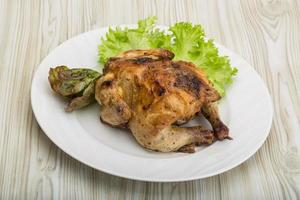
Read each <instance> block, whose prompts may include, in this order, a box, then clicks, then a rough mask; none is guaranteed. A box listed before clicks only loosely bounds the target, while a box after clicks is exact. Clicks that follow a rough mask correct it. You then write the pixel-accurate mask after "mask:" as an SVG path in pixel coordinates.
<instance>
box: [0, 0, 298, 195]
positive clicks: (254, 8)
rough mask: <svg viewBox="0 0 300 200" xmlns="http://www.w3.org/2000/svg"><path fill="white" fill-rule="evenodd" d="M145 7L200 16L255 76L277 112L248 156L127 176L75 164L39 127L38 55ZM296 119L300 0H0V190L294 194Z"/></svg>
mask: <svg viewBox="0 0 300 200" xmlns="http://www.w3.org/2000/svg"><path fill="white" fill-rule="evenodd" d="M148 15H157V16H158V21H159V23H160V24H170V23H173V22H175V21H180V20H183V21H192V22H197V23H201V24H202V25H203V26H204V28H205V30H206V32H207V35H208V36H209V37H211V38H214V39H215V40H216V41H218V42H220V43H221V44H223V45H225V46H226V47H228V48H229V49H231V50H234V51H235V52H237V53H239V54H240V55H241V56H242V57H244V58H245V59H246V60H247V61H249V62H250V63H251V64H252V66H253V67H254V68H255V69H256V71H257V72H258V73H259V74H260V75H261V76H262V78H263V79H264V81H265V83H266V84H267V86H268V88H269V91H270V93H271V95H272V98H273V102H274V110H275V116H274V121H273V126H272V129H271V133H270V135H269V137H268V139H267V141H266V142H265V144H264V145H263V147H262V148H261V149H260V150H259V151H258V152H257V153H256V154H255V155H254V156H253V157H251V158H250V159H249V160H248V161H246V162H245V163H243V164H241V165H240V166H238V167H236V168H234V169H232V170H230V171H228V172H226V173H223V174H220V175H218V176H214V177H211V178H207V179H203V180H198V181H189V182H182V183H146V182H139V181H132V180H127V179H123V178H118V177H114V176H111V175H108V174H105V173H102V172H99V171H96V170H94V169H92V168H90V167H87V166H85V165H84V164H81V163H80V162H78V161H76V160H74V159H72V158H71V157H70V156H68V155H66V154H65V153H64V152H62V151H61V150H60V149H59V148H57V147H56V146H55V144H53V143H52V142H51V141H50V140H49V139H48V138H47V137H46V136H45V134H44V133H43V132H42V131H41V129H40V128H39V126H38V124H37V122H36V120H35V118H34V116H33V113H32V110H31V106H30V86H31V80H32V78H33V75H34V71H35V70H36V68H37V66H38V65H39V63H40V61H41V60H42V59H43V58H44V57H45V56H46V55H47V54H48V53H49V52H50V51H51V50H52V49H53V48H55V47H56V46H57V45H59V44H60V43H62V42H64V41H65V40H67V39H68V38H70V37H72V36H75V35H77V34H79V33H82V32H85V31H88V30H92V29H96V28H99V27H101V26H107V25H110V24H122V23H135V22H136V21H137V19H138V18H143V17H145V16H148ZM257 98H258V99H259V97H257ZM249 106H251V105H249ZM257 114H258V115H259V113H257ZM249 123H255V121H253V122H249ZM299 124H300V1H297V0H281V1H271V0H228V1H224V0H199V1H196V0H159V1H158V0H156V1H152V0H98V1H97V0H81V1H79V0H69V1H63V0H62V1H59V0H51V1H50V0H40V1H38V0H24V1H23V0H19V1H17V0H0V199H300V156H299V150H300V125H299ZM191 167H197V166H191Z"/></svg>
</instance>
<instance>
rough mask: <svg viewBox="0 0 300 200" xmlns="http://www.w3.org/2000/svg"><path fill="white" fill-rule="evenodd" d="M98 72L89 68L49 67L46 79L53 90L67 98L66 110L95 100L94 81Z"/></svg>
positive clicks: (69, 110)
mask: <svg viewBox="0 0 300 200" xmlns="http://www.w3.org/2000/svg"><path fill="white" fill-rule="evenodd" d="M99 77H100V73H99V72H97V71H94V70H91V69H83V68H74V69H69V68H68V67H66V66H58V67H55V68H51V69H50V71H49V77H48V80H49V82H50V85H51V88H52V89H53V91H54V92H56V93H57V94H59V95H60V96H63V97H66V98H68V99H69V104H68V106H67V107H66V109H65V110H66V112H72V111H73V110H76V109H79V108H82V107H85V106H87V105H89V104H91V103H92V102H94V101H95V81H96V80H97V79H98V78H99Z"/></svg>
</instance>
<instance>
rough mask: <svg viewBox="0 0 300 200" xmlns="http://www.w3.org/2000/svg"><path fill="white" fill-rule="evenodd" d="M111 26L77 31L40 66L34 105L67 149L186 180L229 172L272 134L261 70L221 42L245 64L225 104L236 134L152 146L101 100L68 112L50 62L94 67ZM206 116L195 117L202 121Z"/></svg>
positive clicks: (142, 173)
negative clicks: (192, 144)
mask: <svg viewBox="0 0 300 200" xmlns="http://www.w3.org/2000/svg"><path fill="white" fill-rule="evenodd" d="M107 30H108V29H107V28H102V29H98V30H94V31H90V32H87V33H83V34H81V35H79V36H77V37H74V38H72V39H70V40H68V41H66V42H64V43H63V44H61V45H60V46H58V47H57V48H55V49H54V50H53V51H52V52H51V53H50V54H49V55H48V56H47V57H46V58H45V59H44V60H43V61H42V63H41V64H40V66H39V67H38V69H37V71H36V73H35V76H34V79H33V82H32V88H31V101H32V108H33V111H34V114H35V116H36V119H37V121H38V123H39V125H40V127H41V128H42V129H43V131H44V132H45V133H46V134H47V136H48V137H49V138H50V139H51V140H52V141H53V142H54V143H55V144H56V145H57V146H59V147H60V148H61V149H62V150H63V151H65V152H66V153H68V154H69V155H71V156H72V157H74V158H76V159H77V160H79V161H81V162H83V163H85V164H87V165H89V166H91V167H93V168H96V169H98V170H101V171H104V172H107V173H110V174H113V175H117V176H121V177H126V178H130V179H136V180H144V181H160V182H169V181H186V180H193V179H200V178H205V177H209V176H213V175H216V174H219V173H222V172H225V171H227V170H229V169H231V168H233V167H235V166H237V165H239V164H241V163H242V162H244V161H245V160H247V159H248V158H249V157H250V156H251V155H253V154H254V153H255V152H256V151H257V150H258V149H259V148H260V147H261V145H262V144H263V143H264V141H265V140H266V138H267V136H268V133H269V130H270V127H271V123H272V115H273V110H272V103H271V98H270V95H269V93H268V91H267V88H266V86H265V84H264V83H263V81H262V80H261V78H260V77H259V75H258V74H257V73H256V72H255V71H254V70H253V69H252V67H251V66H250V65H249V64H248V63H247V62H246V61H245V60H244V59H242V58H241V57H240V56H238V55H236V54H235V53H233V52H231V51H229V50H228V49H226V48H225V47H223V46H221V45H218V44H217V46H218V48H219V52H220V53H221V54H223V55H227V56H229V57H230V59H231V63H232V65H233V66H236V67H237V68H238V70H239V72H238V75H237V77H236V78H235V80H234V83H233V84H232V85H231V86H230V88H228V89H227V96H226V97H225V98H224V99H223V100H222V101H221V102H220V105H219V108H220V112H221V117H222V119H223V121H224V122H225V123H226V124H227V125H228V126H229V128H230V135H231V136H232V137H233V138H234V139H233V140H225V141H222V142H216V143H214V144H213V145H210V146H208V147H200V148H198V149H197V152H196V153H194V154H184V153H157V152H151V151H147V150H145V149H144V148H142V147H141V146H139V145H138V143H137V142H136V141H135V140H134V138H133V136H131V134H130V133H129V131H124V130H119V129H116V128H111V127H109V126H107V125H105V124H103V123H101V122H100V120H99V106H98V105H97V104H94V105H92V106H89V107H87V108H85V109H82V110H78V111H75V112H72V113H65V112H64V107H65V105H66V102H65V101H63V100H62V99H61V98H60V97H58V96H57V95H55V94H54V93H53V92H52V90H51V88H50V86H49V83H48V79H47V77H48V71H49V68H50V67H55V66H57V65H67V66H69V67H72V68H73V67H89V68H94V69H97V70H99V69H100V66H99V65H98V64H97V60H98V58H97V53H98V49H97V46H98V45H99V43H100V37H101V36H103V35H104V34H105V33H106V31H107ZM199 121H203V123H205V121H204V119H196V121H195V120H194V121H192V122H190V124H193V123H199Z"/></svg>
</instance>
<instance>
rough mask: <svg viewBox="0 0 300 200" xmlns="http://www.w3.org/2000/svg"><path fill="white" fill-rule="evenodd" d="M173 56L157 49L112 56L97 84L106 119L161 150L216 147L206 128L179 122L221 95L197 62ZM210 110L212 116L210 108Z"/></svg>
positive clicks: (147, 146)
mask: <svg viewBox="0 0 300 200" xmlns="http://www.w3.org/2000/svg"><path fill="white" fill-rule="evenodd" d="M173 57H174V54H173V53H172V52H170V51H167V50H164V49H153V50H131V51H127V52H124V53H122V54H120V55H118V56H117V57H114V58H111V59H110V60H109V61H108V62H107V63H106V65H105V68H104V74H103V76H102V77H101V78H100V79H99V80H98V81H97V83H96V96H95V97H96V100H97V101H98V103H100V104H101V105H102V106H101V119H102V120H103V121H104V122H106V123H108V124H111V125H113V126H120V127H128V128H129V129H130V130H131V132H132V133H133V135H134V137H135V138H136V140H137V141H138V142H139V143H140V144H141V145H142V146H144V147H146V148H148V149H151V150H155V151H161V152H171V151H178V150H180V151H184V152H193V151H194V146H195V145H199V144H211V143H212V142H213V141H214V132H213V131H210V130H207V129H204V128H203V127H201V126H200V125H199V126H196V127H186V128H183V127H179V126H177V125H175V124H181V123H184V122H186V121H188V120H190V119H191V118H193V117H194V116H195V114H196V113H198V112H200V111H201V108H202V107H203V106H204V105H208V104H210V103H211V102H215V101H217V100H219V99H220V96H219V94H218V92H217V91H216V90H215V89H214V88H213V87H212V86H211V85H210V84H209V81H208V80H207V78H206V77H205V75H204V73H203V72H202V71H201V70H199V69H196V68H195V66H194V64H192V63H190V62H184V61H176V62H174V61H172V59H173ZM205 111H206V114H207V115H206V117H208V116H209V115H210V114H209V112H210V110H209V109H206V110H205ZM213 114H214V115H215V114H217V112H216V113H213ZM218 119H219V118H218ZM224 126H225V125H224ZM227 132H228V129H227ZM227 136H228V134H227ZM186 145H189V146H186Z"/></svg>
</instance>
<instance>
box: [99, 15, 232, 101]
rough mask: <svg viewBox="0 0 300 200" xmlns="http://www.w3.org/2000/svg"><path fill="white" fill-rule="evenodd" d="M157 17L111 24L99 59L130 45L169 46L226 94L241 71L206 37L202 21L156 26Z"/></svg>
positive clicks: (105, 58)
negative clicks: (125, 25) (129, 24)
mask: <svg viewBox="0 0 300 200" xmlns="http://www.w3.org/2000/svg"><path fill="white" fill-rule="evenodd" d="M156 20H157V18H156V17H155V16H153V17H148V18H146V19H144V20H140V21H139V22H138V26H137V28H134V29H128V28H124V29H121V28H119V27H116V28H115V29H112V28H110V29H109V31H108V33H107V34H106V36H105V37H102V38H101V45H99V63H101V64H104V63H105V62H106V61H107V60H108V59H109V58H110V57H113V56H116V55H117V54H119V53H121V52H122V51H127V50H130V49H151V48H166V49H169V50H171V51H172V52H173V53H174V54H175V58H174V60H186V61H190V62H193V63H194V64H196V66H197V67H199V68H201V69H203V70H204V72H205V74H206V75H207V77H208V79H209V80H210V81H211V83H212V84H213V86H214V87H215V88H216V90H217V91H218V92H219V93H220V94H221V95H222V96H224V95H225V87H226V86H227V85H229V84H231V83H232V78H233V76H234V75H236V73H237V69H236V68H232V67H231V65H230V60H229V59H228V57H226V56H220V55H219V53H218V49H217V48H216V46H215V45H214V43H213V40H206V39H205V34H204V31H203V28H202V27H201V25H193V24H192V23H188V22H179V23H175V24H174V25H172V26H170V27H169V29H168V31H162V30H160V29H158V28H156V27H155V24H156Z"/></svg>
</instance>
